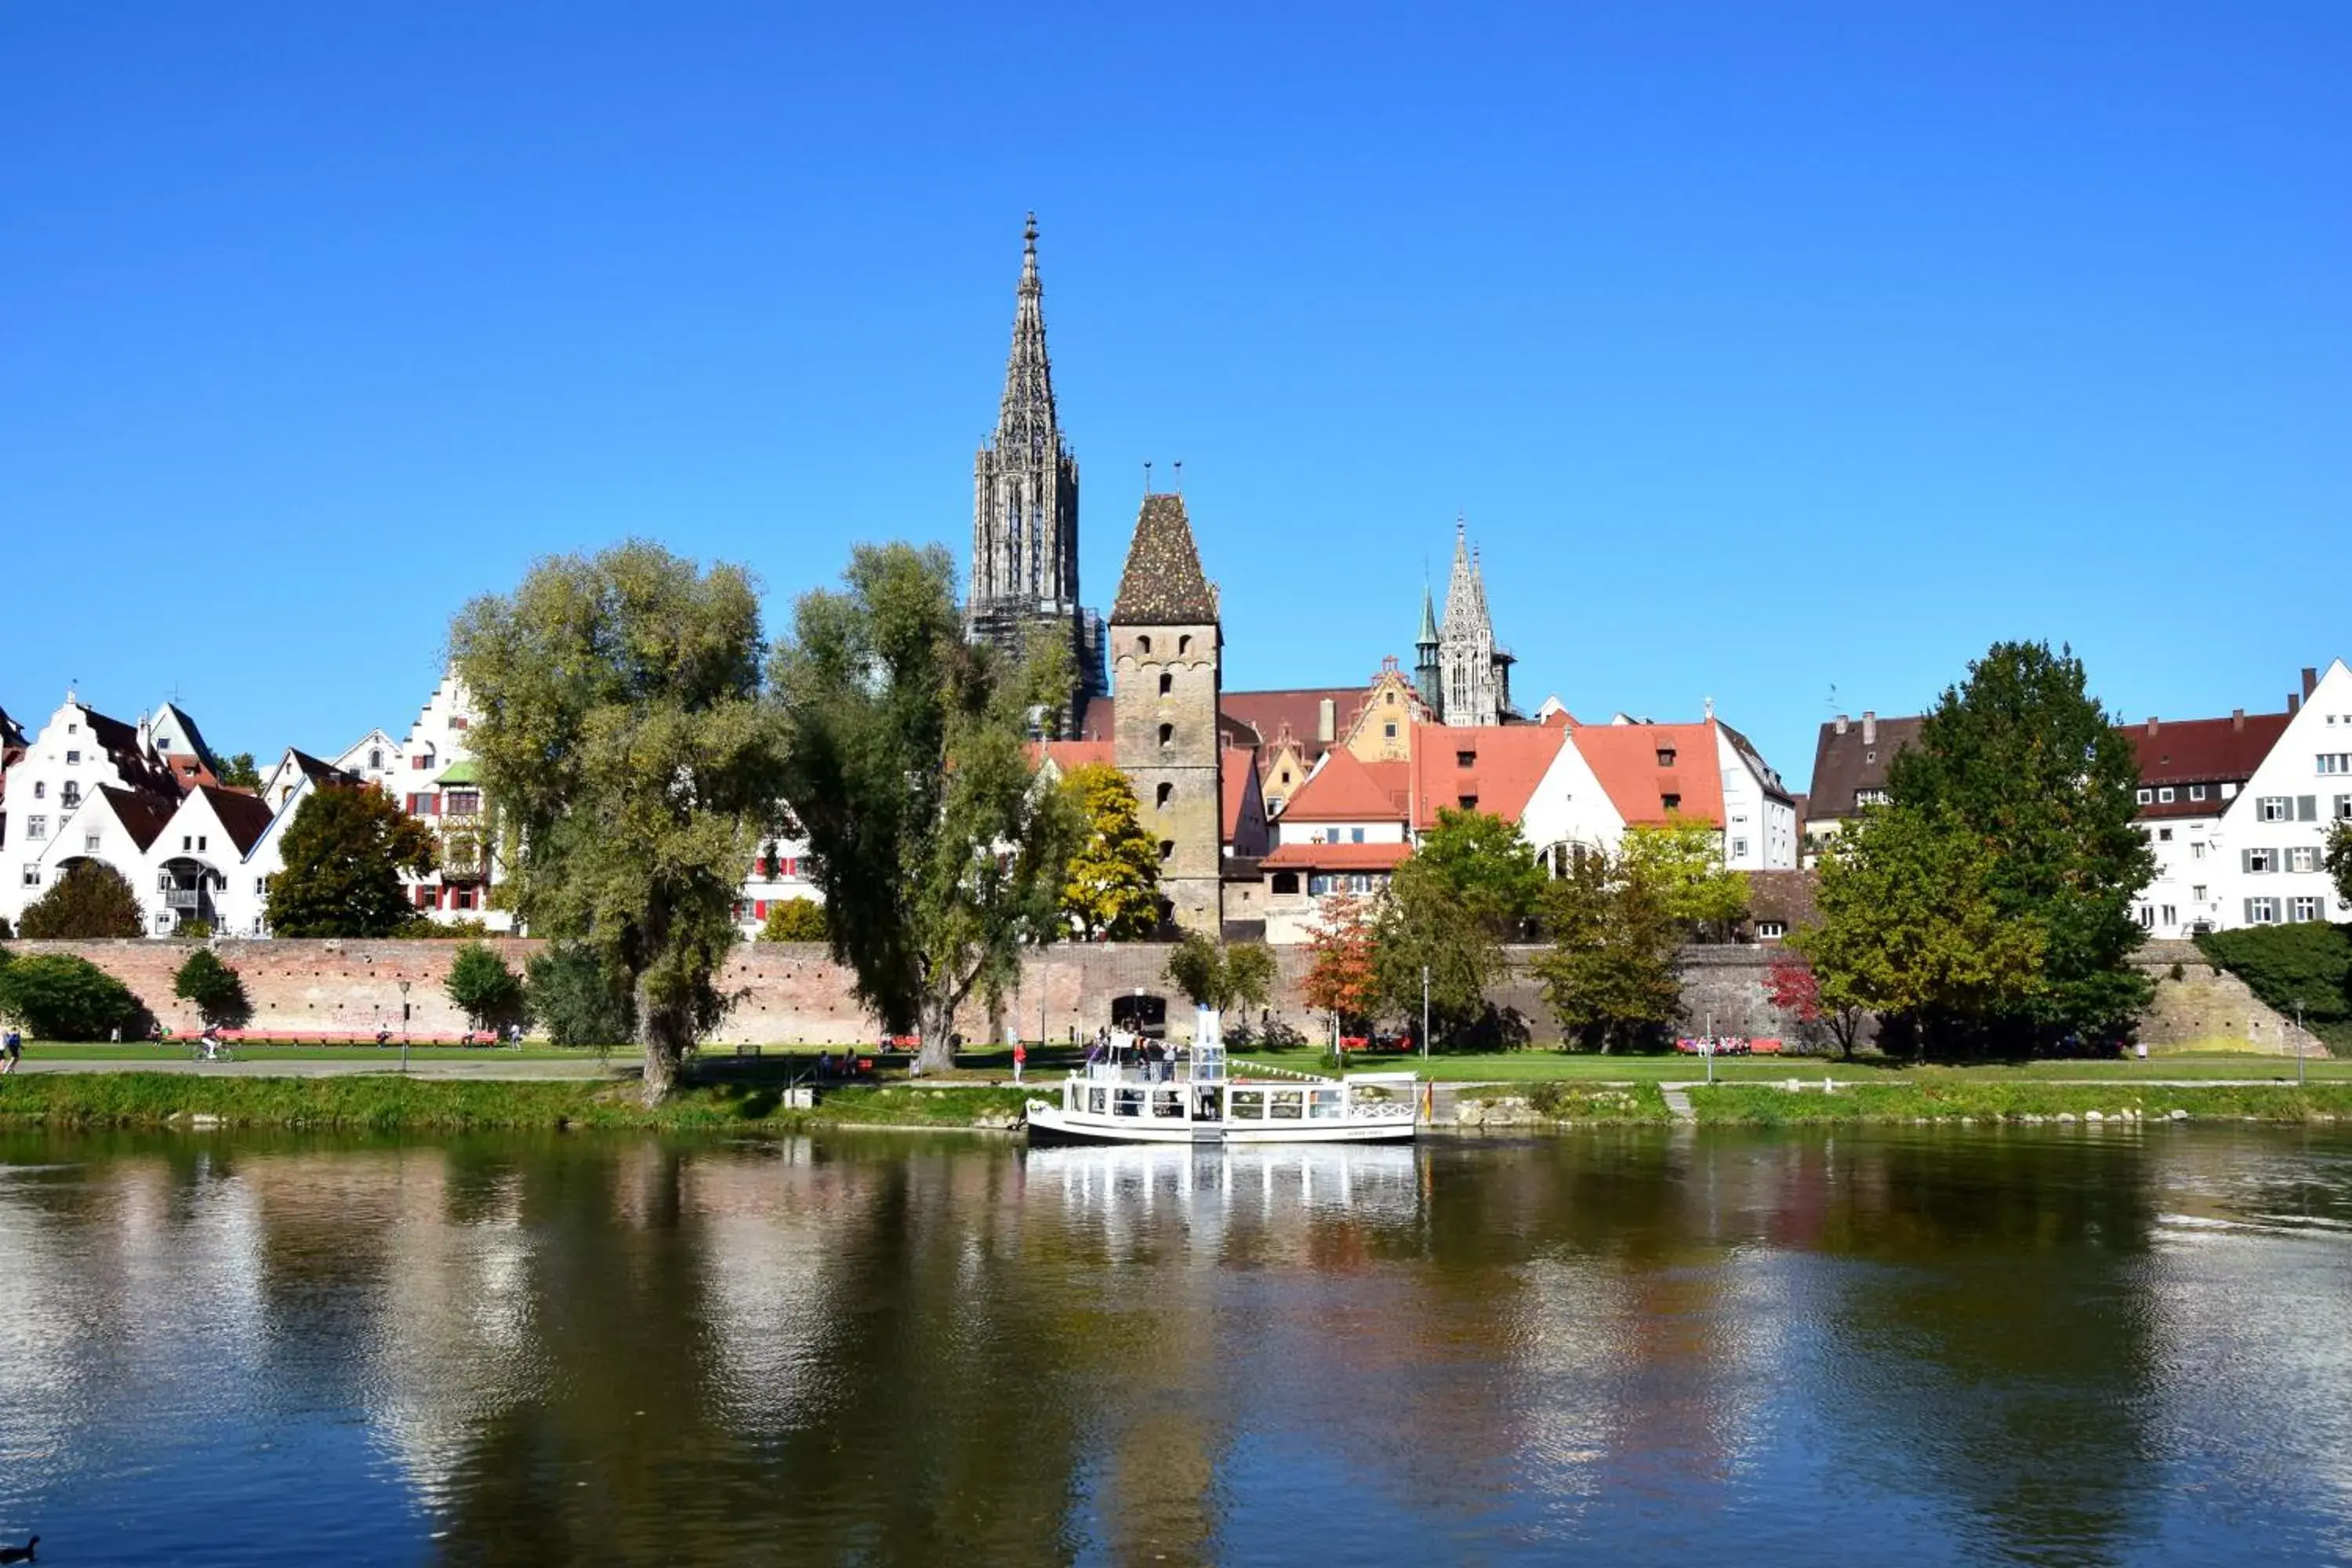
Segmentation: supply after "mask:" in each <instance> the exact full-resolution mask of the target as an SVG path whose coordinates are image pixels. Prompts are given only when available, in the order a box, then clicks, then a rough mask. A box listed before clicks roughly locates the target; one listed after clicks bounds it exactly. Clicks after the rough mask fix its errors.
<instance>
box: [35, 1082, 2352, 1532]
mask: <svg viewBox="0 0 2352 1568" xmlns="http://www.w3.org/2000/svg"><path fill="white" fill-rule="evenodd" d="M2347 1231H2352V1140H2346V1139H2342V1138H2336V1137H2332V1136H2305V1135H2303V1134H2293V1133H2273V1132H2266V1131H2253V1130H2246V1131H2225V1130H2206V1129H2158V1130H2150V1131H2146V1132H2140V1131H2131V1132H2124V1131H2116V1132H2106V1133H2099V1134H2090V1133H2073V1134H2063V1135H2062V1134H2059V1133H2057V1132H2056V1131H2054V1130H2053V1131H2048V1132H2045V1133H2037V1134H2034V1135H2024V1134H2009V1135H1997V1134H1977V1135H1972V1136H1960V1135H1957V1134H1952V1133H1946V1132H1941V1131H1937V1132H1932V1133H1919V1134H1916V1135H1906V1134H1885V1135H1874V1136H1868V1137H1855V1136H1853V1135H1851V1134H1838V1135H1833V1136H1832V1135H1820V1134H1807V1135H1802V1136H1796V1135H1791V1136H1780V1137H1757V1138H1740V1137H1713V1136H1710V1137H1702V1138H1696V1139H1694V1138H1688V1137H1684V1138H1679V1139H1677V1138H1675V1137H1671V1136H1664V1135H1657V1134H1651V1133H1645V1132H1623V1133H1596V1134H1594V1135H1591V1136H1590V1137H1580V1138H1572V1139H1563V1140H1554V1141H1545V1142H1530V1143H1527V1144H1477V1145H1445V1144H1440V1145H1431V1146H1424V1147H1423V1148H1419V1149H1388V1148H1381V1149H1361V1150H1349V1149H1332V1148H1307V1149H1298V1150H1279V1149H1254V1150H1246V1151H1235V1152H1194V1151H1191V1150H1186V1149H1172V1150H1145V1149H1138V1150H1085V1149H1071V1150H1053V1151H1042V1150H1041V1151H1034V1152H1033V1151H1026V1150H1023V1149H1020V1148H1018V1147H1013V1146H1005V1145H985V1146H982V1145H974V1144H971V1143H956V1142H931V1141H922V1140H916V1141H899V1140H895V1139H887V1138H878V1137H869V1138H863V1139H860V1138H850V1137H841V1138H833V1139H820V1140H814V1141H812V1140H800V1141H793V1142H777V1143H771V1142H753V1143H745V1144H740V1145H714V1144H708V1143H700V1144H675V1143H665V1142H657V1141H615V1142H596V1141H591V1140H584V1139H577V1138H573V1139H563V1138H549V1139H543V1140H460V1141H455V1142H446V1143H440V1144H427V1145H401V1144H396V1143H389V1142H375V1143H365V1142H358V1143H355V1142H300V1141H290V1140H289V1141H267V1140H263V1141H232V1140H214V1139H202V1140H196V1139H176V1140H142V1139H130V1138H98V1139H82V1140H75V1139H66V1138H40V1137H25V1136H16V1137H12V1138H9V1139H5V1140H0V1257H5V1259H6V1268H7V1274H8V1279H9V1283H10V1287H11V1290H10V1309H11V1310H10V1316H9V1320H8V1328H7V1331H6V1332H5V1333H0V1536H5V1535H8V1534H10V1533H12V1532H14V1533H18V1534H21V1533H22V1532H23V1531H24V1530H26V1529H27V1528H37V1529H39V1530H40V1531H41V1532H42V1534H43V1536H44V1537H45V1544H47V1546H48V1547H49V1548H50V1550H51V1551H52V1552H54V1553H55V1554H56V1555H57V1556H58V1560H60V1561H64V1560H67V1559H66V1552H67V1545H66V1543H67V1542H72V1543H73V1545H72V1552H73V1557H72V1560H75V1561H104V1562H122V1563H136V1562H163V1561H171V1562H187V1563H215V1562H216V1563H257V1562H283V1563H297V1562H299V1563H314V1562H317V1561H319V1560H320V1559H321V1558H324V1557H329V1556H333V1557H337V1558H341V1559H345V1560H348V1561H350V1562H353V1563H366V1562H387V1563H415V1562H441V1561H446V1562H450V1563H573V1562H580V1561H583V1560H591V1559H593V1560H598V1561H606V1562H614V1563H655V1562H663V1563H675V1562H696V1563H706V1562H708V1563H729V1562H755V1561H756V1562H768V1561H773V1560H775V1559H776V1558H777V1557H778V1556H779V1555H790V1556H792V1557H793V1558H794V1559H796V1560H805V1561H814V1562H858V1563H899V1562H907V1563H918V1562H919V1563H937V1562H940V1561H942V1560H949V1559H953V1558H961V1559H966V1560H969V1561H971V1562H973V1563H994V1562H1022V1563H1034V1562H1060V1563H1080V1562H1083V1563H1153V1562H1165V1563H1185V1562H1204V1563H1205V1562H1217V1563H1236V1562H1289V1561H1296V1560H1297V1559H1298V1558H1300V1557H1301V1556H1307V1555H1311V1556H1315V1557H1328V1558H1331V1559H1335V1560H1346V1561H1357V1562H1366V1563H1391V1562H1407V1561H1413V1562H1419V1561H1425V1560H1439V1561H1454V1560H1462V1559H1477V1560H1483V1561H1489V1562H1499V1561H1513V1560H1528V1561H1538V1560H1542V1561H1549V1560H1551V1559H1553V1558H1556V1557H1558V1556H1559V1555H1561V1554H1563V1553H1564V1552H1568V1551H1570V1550H1576V1551H1583V1552H1591V1553H1593V1554H1597V1555H1600V1556H1603V1557H1609V1556H1639V1557H1645V1558H1659V1557H1677V1556H1694V1557H1696V1556H1726V1555H1731V1554H1733V1553H1735V1552H1736V1553H1737V1554H1738V1555H1740V1556H1742V1557H1743V1558H1746V1559H1748V1560H1754V1561H1762V1562H1779V1561H1787V1562H1793V1561H1811V1560H1814V1559H1817V1558H1821V1557H1824V1556H1829V1555H1832V1554H1840V1555H1844V1556H1848V1557H1853V1556H1856V1555H1860V1556H1864V1557H1866V1558H1869V1559H1871V1560H1877V1559H1880V1558H1884V1557H1888V1556H1892V1555H1896V1554H1900V1555H1902V1556H1904V1557H1906V1558H1907V1559H1912V1560H1918V1561H1925V1562H1981V1561H1987V1560H2003V1561H2014V1562H2033V1563H2060V1562H2064V1563H2076V1562H2127V1561H2140V1560H2147V1561H2153V1560H2157V1559H2159V1558H2175V1557H2180V1556H2188V1555H2194V1556H2196V1557H2198V1558H2200V1560H2210V1561H2214V1562H2229V1561H2238V1560H2248V1559H2250V1558H2251V1557H2252V1556H2253V1555H2254V1554H2255V1553H2256V1552H2257V1550H2258V1549H2259V1551H2260V1552H2261V1554H2262V1555H2263V1556H2264V1557H2265V1558H2270V1557H2285V1558H2289V1559H2309V1560H2317V1559H2321V1558H2326V1557H2341V1556H2346V1555H2352V1531H2347V1521H2352V1467H2347V1465H2345V1464H2343V1463H2341V1462H2339V1461H2338V1460H2336V1458H2334V1456H2336V1455H2340V1454H2343V1453H2346V1452H2347V1451H2352V1447H2347V1444H2352V1419H2348V1418H2347V1415H2345V1414H2344V1412H2345V1411H2346V1410H2347V1409H2352V1401H2347V1397H2346V1396H2347V1394H2352V1353H2347V1350H2346V1349H2345V1340H2344V1336H2343V1335H2342V1333H2341V1332H2340V1331H2339V1327H2338V1324H2337V1322H2336V1318H2337V1316H2338V1314H2339V1313H2340V1310H2341V1303H2342V1301H2343V1300H2344V1299H2345V1287H2346V1285H2347V1282H2352V1281H2347V1266H2348V1265H2352V1247H2348V1246H2347ZM2252 1521H2259V1522H2260V1525H2261V1529H2260V1531H2252V1530H2250V1528H2249V1526H2250V1524H2251V1523H2252Z"/></svg>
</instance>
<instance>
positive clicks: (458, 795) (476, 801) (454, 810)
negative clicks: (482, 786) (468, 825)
mask: <svg viewBox="0 0 2352 1568" xmlns="http://www.w3.org/2000/svg"><path fill="white" fill-rule="evenodd" d="M441 809H442V811H443V812H444V813H446V815H448V816H475V815H477V814H478V813H479V812H480V811H481V809H482V792H481V791H479V790H478V789H453V790H451V791H450V792H449V793H448V794H447V795H445V796H443V797H442V802H441Z"/></svg>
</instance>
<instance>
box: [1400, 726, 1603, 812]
mask: <svg viewBox="0 0 2352 1568" xmlns="http://www.w3.org/2000/svg"><path fill="white" fill-rule="evenodd" d="M1568 737H1569V731H1567V730H1565V729H1562V728H1559V727H1556V726H1553V725H1550V724H1496V725H1479V726H1475V727H1474V726H1471V725H1464V724H1457V725H1446V724H1423V725H1418V726H1416V727H1415V728H1414V730H1413V732H1412V747H1413V756H1414V758H1415V759H1416V762H1417V764H1418V768H1419V772H1420V774H1421V780H1420V795H1419V798H1418V799H1417V800H1416V801H1415V802H1414V807H1413V814H1412V825H1413V826H1414V827H1415V828H1426V827H1433V826H1436V825H1437V813H1438V811H1439V809H1440V808H1441V807H1444V808H1458V807H1459V806H1460V805H1461V804H1462V802H1463V801H1464V800H1465V798H1467V799H1471V800H1475V802H1476V803H1477V809H1478V810H1480V811H1483V812H1486V813H1488V814H1490V815H1492V816H1499V817H1501V818H1502V819H1503V820H1504V821H1506V822H1517V821H1518V820H1519V818H1520V816H1522V815H1523V814H1525V812H1526V811H1527V809H1528V798H1529V797H1530V796H1532V795H1534V794H1535V793H1536V785H1538V784H1541V783H1542V782H1543V776H1544V774H1545V773H1548V772H1549V771H1550V768H1551V764H1552V763H1553V761H1554V759H1556V758H1557V757H1559V749H1560V747H1561V746H1563V745H1565V744H1566V743H1567V742H1568ZM1465 754H1466V755H1467V756H1469V757H1470V759H1471V761H1470V763H1469V765H1468V766H1466V767H1465V766H1464V765H1463V763H1462V759H1463V757H1464V756H1465Z"/></svg>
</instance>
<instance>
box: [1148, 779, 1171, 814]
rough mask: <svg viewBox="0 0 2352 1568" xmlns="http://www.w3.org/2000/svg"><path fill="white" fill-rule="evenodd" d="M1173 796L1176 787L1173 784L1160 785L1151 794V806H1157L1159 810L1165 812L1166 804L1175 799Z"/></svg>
mask: <svg viewBox="0 0 2352 1568" xmlns="http://www.w3.org/2000/svg"><path fill="white" fill-rule="evenodd" d="M1175 795H1176V786H1175V785H1174V784H1161V785H1160V787H1159V788H1158V789H1157V790H1155V791H1153V792H1152V797H1151V804H1152V805H1156V806H1158V807H1159V808H1160V810H1162V811H1165V810H1167V809H1168V803H1169V802H1170V801H1171V800H1172V799H1174V798H1175Z"/></svg>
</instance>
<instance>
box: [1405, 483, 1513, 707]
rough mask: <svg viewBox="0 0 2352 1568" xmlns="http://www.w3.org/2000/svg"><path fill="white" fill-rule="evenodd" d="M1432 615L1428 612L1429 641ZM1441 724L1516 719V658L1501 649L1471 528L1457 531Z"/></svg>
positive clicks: (1441, 671)
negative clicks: (1513, 686)
mask: <svg viewBox="0 0 2352 1568" xmlns="http://www.w3.org/2000/svg"><path fill="white" fill-rule="evenodd" d="M1427 625H1428V611H1427V608H1426V601H1425V600H1424V608H1423V628H1424V631H1423V635H1424V636H1426V635H1427V633H1426V627H1427ZM1436 651H1437V678H1438V701H1437V710H1438V718H1439V722H1441V723H1445V724H1500V723H1502V722H1503V721H1505V720H1506V719H1507V718H1508V717H1510V715H1511V662H1512V660H1511V655H1510V654H1509V653H1508V652H1507V650H1505V649H1503V648H1501V647H1496V643H1495V624H1494V622H1493V621H1492V620H1490V619H1489V618H1488V617H1487V614H1486V574H1485V573H1483V572H1481V571H1480V570H1479V566H1478V558H1477V557H1476V555H1475V554H1474V553H1472V552H1471V549H1470V541H1469V537H1468V533H1467V531H1466V529H1465V526H1464V525H1463V524H1462V523H1460V522H1458V521H1457V522H1456V523H1455V524H1454V576H1453V578H1452V580H1451V581H1450V582H1448V583H1447V584H1446V585H1445V625H1444V627H1443V628H1442V629H1441V630H1440V632H1439V633H1438V639H1437V650H1436Z"/></svg>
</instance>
